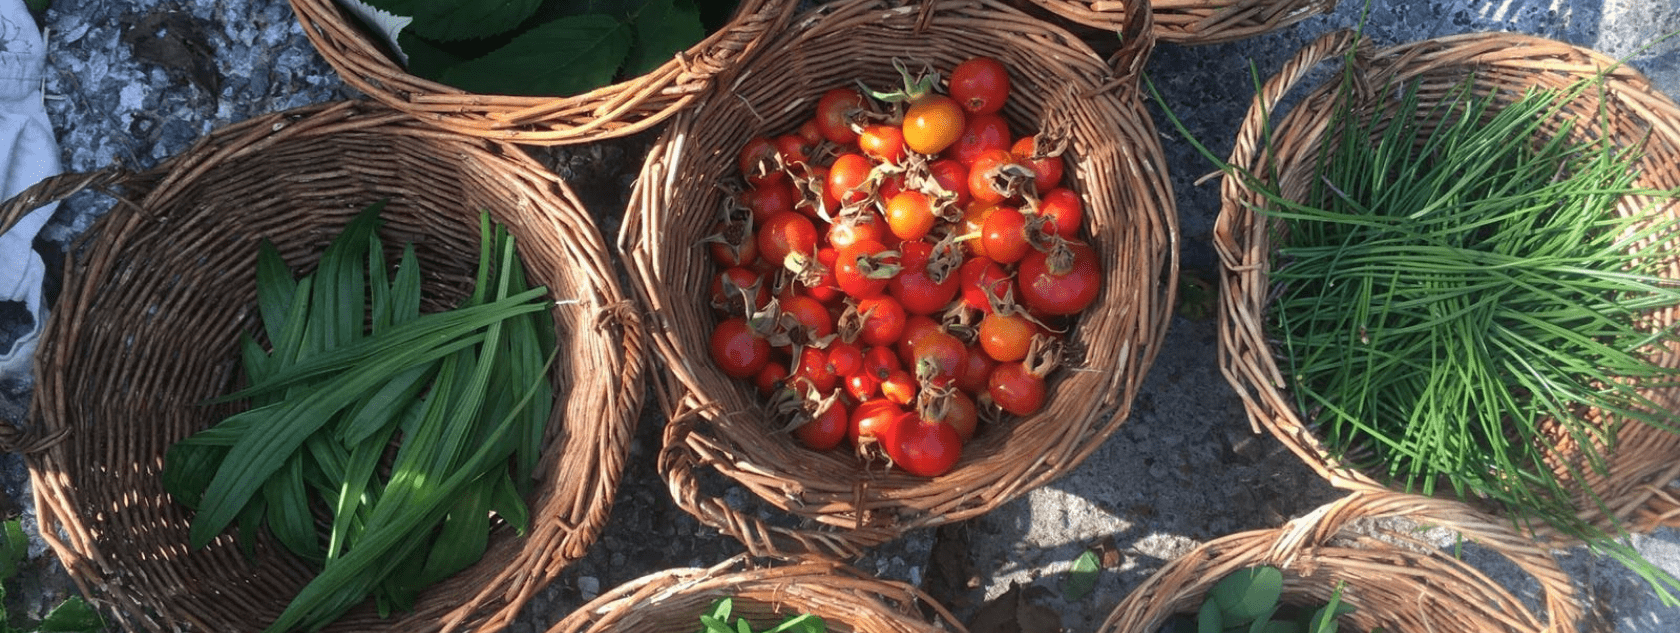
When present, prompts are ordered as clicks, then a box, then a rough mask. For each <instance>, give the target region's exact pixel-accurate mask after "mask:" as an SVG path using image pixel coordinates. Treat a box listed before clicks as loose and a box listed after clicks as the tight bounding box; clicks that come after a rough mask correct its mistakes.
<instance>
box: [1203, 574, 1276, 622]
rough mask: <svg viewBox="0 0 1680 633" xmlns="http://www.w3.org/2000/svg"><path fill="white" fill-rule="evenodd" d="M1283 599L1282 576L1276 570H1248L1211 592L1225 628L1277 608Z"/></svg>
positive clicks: (1227, 578) (1215, 587) (1229, 578)
mask: <svg viewBox="0 0 1680 633" xmlns="http://www.w3.org/2000/svg"><path fill="white" fill-rule="evenodd" d="M1281 595H1283V572H1281V571H1278V569H1277V568H1276V567H1271V566H1260V567H1249V568H1247V569H1240V570H1237V571H1234V572H1231V574H1230V575H1229V576H1226V577H1224V578H1222V579H1220V581H1219V583H1218V584H1216V585H1214V586H1213V589H1211V590H1209V591H1208V597H1209V598H1211V599H1212V602H1214V603H1216V604H1218V605H1219V610H1220V613H1221V614H1222V615H1223V616H1225V617H1224V620H1225V623H1226V625H1233V624H1241V623H1246V622H1249V621H1251V620H1254V619H1255V618H1258V617H1260V616H1261V615H1264V614H1265V613H1266V612H1268V611H1269V610H1271V609H1272V608H1274V607H1276V606H1277V603H1278V597H1279V596H1281Z"/></svg>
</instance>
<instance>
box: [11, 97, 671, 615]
mask: <svg viewBox="0 0 1680 633" xmlns="http://www.w3.org/2000/svg"><path fill="white" fill-rule="evenodd" d="M78 193H82V194H83V195H81V196H78V199H82V198H86V197H87V196H91V195H92V194H94V193H98V194H102V196H103V197H104V198H109V199H111V200H114V202H115V204H114V206H113V207H112V208H111V209H110V210H109V211H107V212H105V213H104V215H103V216H101V217H100V218H99V219H98V220H97V221H96V222H95V224H94V225H93V226H92V227H91V228H90V229H89V230H88V232H87V233H86V234H85V235H84V236H83V237H82V238H81V239H80V241H79V242H77V243H76V244H75V245H74V247H73V248H72V250H71V252H70V253H69V255H68V259H67V263H66V271H65V276H64V284H63V288H64V290H63V294H62V295H61V296H60V299H59V301H58V304H57V305H56V307H55V308H54V310H53V311H52V316H51V319H50V321H49V322H48V323H47V325H46V328H45V330H44V332H43V336H42V338H41V343H40V347H39V348H38V352H37V356H36V363H35V372H36V390H35V398H34V406H33V409H32V413H31V415H30V417H29V419H28V421H27V423H26V424H24V425H21V426H20V427H19V428H14V429H9V430H10V431H12V433H11V434H9V435H8V439H9V440H10V441H12V442H13V444H12V446H13V447H16V448H20V449H22V450H24V451H26V460H27V465H28V468H29V472H30V476H31V480H32V482H33V485H34V491H35V499H36V502H37V507H38V509H39V514H40V535H41V538H43V539H44V540H45V541H46V542H47V543H48V544H49V545H50V546H51V549H52V550H53V551H54V552H55V553H56V554H57V556H58V558H59V560H61V561H62V562H63V564H64V566H65V568H66V569H67V570H68V571H69V573H70V576H71V578H72V580H74V581H75V583H76V584H77V586H78V588H79V589H80V590H81V591H82V592H83V593H84V594H86V595H87V596H88V597H89V599H90V600H91V601H92V602H94V603H95V604H98V605H100V606H101V607H102V608H103V609H104V610H106V611H107V612H108V613H109V614H110V617H112V619H113V621H115V622H118V623H120V624H121V625H122V626H123V627H124V628H127V629H130V630H149V631H168V630H211V631H258V630H294V629H293V626H295V627H308V628H311V629H316V628H319V629H320V630H336V631H385V630H404V631H417V630H482V631H492V630H500V629H501V628H502V627H504V626H507V625H508V624H509V623H511V622H512V621H513V619H514V617H515V616H516V615H517V613H518V612H519V610H520V608H521V607H522V606H523V605H524V604H525V603H526V602H527V601H528V600H529V599H530V598H531V597H532V596H534V595H535V594H536V593H537V592H538V591H540V590H541V589H542V588H543V587H544V586H546V585H547V584H548V583H549V581H551V580H553V579H554V577H555V576H556V575H557V574H558V573H559V572H560V570H561V569H562V568H563V567H564V566H565V565H567V564H568V563H569V562H571V561H573V560H576V559H578V558H580V557H582V556H583V553H584V550H585V549H586V548H587V547H588V546H589V545H590V544H591V543H592V542H593V541H594V540H595V538H596V537H597V536H598V534H599V533H600V531H601V530H602V528H603V526H604V525H605V523H606V518H607V515H608V512H609V509H610V507H611V503H612V500H613V495H614V492H615V490H616V488H617V482H618V478H619V476H620V473H621V471H622V467H623V464H624V460H625V458H626V455H627V454H628V452H629V444H630V436H631V434H632V429H633V428H634V425H635V423H636V420H637V419H638V417H639V408H640V404H641V398H642V396H643V394H644V391H643V386H642V384H641V376H642V369H643V365H642V363H643V347H642V345H643V340H644V339H643V338H642V336H641V334H640V323H639V322H638V321H637V320H636V319H635V318H634V313H633V311H631V310H628V309H626V304H627V300H626V299H625V297H624V296H623V295H622V294H621V291H620V290H619V286H618V281H617V277H616V276H615V273H614V272H613V270H614V269H613V266H612V264H611V262H610V259H609V258H608V255H607V250H606V245H605V243H604V241H603V240H602V238H601V236H600V235H599V232H598V231H597V229H596V228H595V227H594V224H593V220H592V219H591V218H590V216H589V215H588V214H587V213H586V212H585V211H584V209H583V208H582V205H581V203H579V202H578V200H577V198H576V197H574V196H573V194H572V193H571V192H570V189H569V188H568V187H567V186H566V184H565V183H564V182H562V181H560V180H558V179H557V178H556V177H554V176H553V175H551V174H550V173H549V172H548V171H547V170H545V169H544V168H542V167H541V165H540V164H538V163H537V162H536V161H534V160H532V159H530V158H528V157H526V156H525V155H524V154H522V153H520V152H519V151H518V150H517V149H516V148H515V147H514V146H511V145H506V144H501V143H497V142H492V141H487V140H484V139H473V138H469V137H461V136H458V135H450V134H441V133H439V132H438V131H437V130H436V129H434V128H431V127H429V126H425V125H423V124H420V123H418V122H415V121H414V120H413V119H412V118H411V117H409V116H407V115H405V114H404V113H401V112H398V111H395V110H391V109H388V108H385V107H382V106H379V105H378V104H373V103H367V102H354V101H352V102H340V103H332V104H322V105H317V106H310V107H305V108H300V109H297V110H291V111H286V112H280V113H275V114H271V115H266V116H262V117H257V118H254V119H251V120H248V121H245V122H242V123H238V124H235V125H231V126H228V127H225V128H222V129H219V130H217V131H214V132H212V133H210V134H209V135H208V136H206V137H204V138H202V139H201V140H200V141H199V142H198V143H196V144H195V145H194V146H193V147H191V148H190V149H188V150H187V151H185V152H184V153H182V154H180V155H178V156H175V157H173V158H171V159H169V160H167V161H165V162H163V163H162V164H160V165H158V166H157V167H155V168H152V169H148V170H145V171H137V172H135V171H127V170H123V169H120V168H108V169H104V170H100V171H95V172H91V173H85V174H66V175H62V176H57V177H53V178H50V179H48V180H46V181H43V182H42V183H40V184H38V185H36V186H34V187H33V188H31V189H29V190H27V191H25V192H23V193H22V194H20V195H18V196H17V197H15V198H13V199H11V200H10V201H9V202H8V203H7V204H6V206H5V207H4V208H3V209H0V217H3V218H5V220H6V222H7V223H9V222H12V221H15V220H16V219H17V218H18V217H20V216H21V215H22V214H23V213H26V212H27V211H29V210H30V209H33V208H35V207H38V206H39V205H41V204H44V203H46V202H48V201H52V200H60V199H65V198H68V197H70V196H72V195H75V194H78ZM492 226H499V227H502V230H501V231H495V230H490V227H492ZM486 236H499V237H493V238H492V237H486ZM341 241H342V243H341ZM329 244H332V245H333V248H338V247H340V246H342V247H343V248H345V249H347V250H333V248H328V245H329ZM358 249H359V250H358ZM329 259H330V261H331V262H332V263H324V262H327V261H328V260H329ZM399 260H400V262H401V263H400V264H398V265H395V266H392V267H389V268H387V266H386V265H385V263H386V262H397V261H399ZM520 262H522V263H523V265H520ZM318 264H320V266H318ZM323 268H324V269H325V270H323ZM358 270H359V272H358ZM487 280H490V281H487ZM328 288H330V289H332V290H325V289H328ZM520 288H530V290H529V291H524V292H520V291H519V289H520ZM317 290H318V291H319V292H317ZM364 306H368V307H367V308H365V309H364ZM515 313H516V314H515ZM467 314H472V315H474V316H472V317H471V318H470V319H469V317H467V316H464V315H467ZM451 315H456V316H451ZM516 316H517V317H518V318H515V317H516ZM431 360H435V361H436V362H430V361H431ZM305 368H307V369H305ZM288 372H290V373H288ZM279 376H290V378H280V377H279ZM445 376H450V377H452V378H445ZM404 377H406V381H405V379H404ZM277 381H278V382H277ZM265 385H266V386H269V387H274V388H272V389H267V390H263V391H261V393H260V394H253V395H250V396H249V397H246V396H245V395H243V394H244V393H247V392H248V391H246V390H247V389H258V388H259V387H264V386H265ZM236 392H237V393H236ZM230 396H233V397H234V399H231V400H230V399H229V398H230ZM242 422H243V425H241V424H242ZM351 423H354V424H351ZM362 423H366V425H367V426H361V424H362ZM310 425H313V426H310ZM352 427H354V428H355V429H356V430H354V431H352V430H350V429H351V428H352ZM312 429H314V430H312ZM440 429H447V430H448V431H449V433H445V434H442V435H439V434H438V430H440ZM454 433H459V434H461V435H458V436H455V437H448V435H450V434H454ZM351 437H354V438H358V439H355V440H350V439H348V438H351ZM282 438H285V439H282ZM451 446H454V447H464V448H457V449H451V448H448V447H451ZM426 447H430V448H429V449H428V448H426ZM202 464H212V465H213V467H212V468H210V469H209V470H200V471H199V475H198V476H202V479H201V480H199V481H198V483H197V485H196V486H195V484H194V483H193V481H191V480H193V479H194V477H196V476H195V475H191V474H190V472H191V471H194V470H195V467H196V466H195V465H202ZM276 464H278V465H276ZM264 468H267V470H265V471H263V472H258V471H259V470H262V469H264ZM356 472H360V473H361V475H355V474H352V473H356ZM225 473H232V476H229V477H223V475H224V474H225ZM265 473H267V474H265ZM481 482H483V483H485V484H487V485H480V483H481ZM318 488H319V489H325V490H327V492H328V493H327V494H325V495H316V494H313V491H314V490H316V489H318ZM240 490H243V492H240ZM358 490H359V491H361V492H360V493H358V492H355V491H358ZM340 491H345V492H340ZM242 495H243V499H244V501H240V498H241V496H242ZM381 501H389V503H385V504H381V503H380V502H381ZM459 504H466V505H459ZM190 508H196V509H190ZM473 508H478V510H477V511H473V510H472V509H473ZM230 513H231V514H230ZM442 513H447V515H448V516H450V517H455V518H458V519H459V520H448V519H443V518H442V517H443V516H444V514H442ZM492 513H493V514H492ZM218 514H220V515H221V516H222V517H223V520H221V521H216V520H213V519H212V516H213V515H218ZM491 517H495V518H494V519H492V518H491ZM224 525H226V526H229V527H228V528H227V529H223V527H222V526H224ZM329 525H330V526H332V527H331V534H330V536H329V535H328V534H326V530H327V528H326V527H325V526H329ZM405 525H406V526H413V527H412V528H405V527H404V526H405ZM440 525H441V526H442V528H441V529H442V531H443V532H442V533H443V534H446V535H448V536H447V537H442V538H438V539H436V540H434V539H433V538H432V537H431V536H429V534H431V532H430V530H432V529H436V528H435V527H434V526H440ZM405 529H406V530H409V531H404V530H405ZM414 529H418V530H422V531H421V532H414V531H412V530H414ZM410 534H417V536H412V537H411V536H405V535H410ZM411 545H413V546H415V547H410V546H411ZM416 548H418V549H416ZM380 570H386V571H384V572H381V571H380ZM389 570H401V571H400V572H399V573H398V574H397V575H396V576H392V575H391V574H390V573H389ZM369 579H375V580H369ZM417 579H424V580H423V581H419V582H415V581H417ZM375 582H377V583H378V584H377V585H376V586H375V584H374V583H375ZM420 582H427V583H430V584H426V585H425V586H419V584H420ZM370 596H371V597H370ZM364 598H365V599H364ZM288 624H289V625H290V626H289V625H288ZM321 627H324V628H321Z"/></svg>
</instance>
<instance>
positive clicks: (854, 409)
mask: <svg viewBox="0 0 1680 633" xmlns="http://www.w3.org/2000/svg"><path fill="white" fill-rule="evenodd" d="M1134 14H1136V15H1137V16H1138V18H1139V19H1138V20H1137V21H1136V22H1135V23H1134V24H1132V25H1131V28H1130V30H1129V31H1128V33H1127V35H1128V37H1127V40H1126V41H1128V42H1131V46H1132V47H1133V48H1131V49H1130V50H1128V51H1125V52H1124V53H1123V54H1122V55H1119V56H1117V57H1115V58H1111V59H1110V60H1108V61H1105V59H1104V58H1102V57H1100V56H1099V55H1097V54H1096V53H1094V52H1092V51H1091V50H1090V49H1089V48H1087V47H1086V46H1085V45H1084V44H1082V43H1080V42H1079V40H1078V39H1077V38H1076V37H1073V36H1072V35H1070V34H1068V33H1067V32H1066V31H1063V30H1061V29H1060V28H1059V27H1056V26H1053V25H1050V24H1047V23H1045V22H1043V21H1040V20H1037V19H1034V18H1031V17H1029V16H1026V15H1024V14H1022V13H1020V12H1018V11H1016V10H1015V9H1012V8H1010V7H1008V6H1006V5H1005V4H1002V3H994V2H990V1H984V0H983V1H980V2H973V1H935V2H927V3H910V4H907V5H901V4H899V3H896V2H884V1H881V0H867V1H859V0H853V1H851V2H842V3H831V4H827V5H823V6H822V7H819V8H818V9H816V10H814V11H813V12H812V13H810V14H807V15H805V16H803V17H802V18H801V19H799V20H798V21H796V23H795V25H794V28H792V29H790V30H789V31H788V32H786V33H783V34H781V35H780V36H779V37H778V39H777V41H775V42H773V43H772V44H770V45H767V46H766V47H765V48H764V49H763V50H764V51H765V52H764V53H763V54H760V55H757V56H755V57H754V58H752V59H750V60H749V61H748V63H747V64H746V65H745V66H744V67H743V69H742V72H741V74H740V75H739V76H738V77H737V79H736V81H734V82H733V83H732V84H730V85H729V86H728V89H727V90H723V91H720V92H718V93H717V94H715V95H713V96H712V97H711V98H709V99H708V100H707V101H705V102H703V103H702V104H700V105H699V106H698V107H697V108H695V109H694V110H693V111H692V112H691V113H685V114H683V115H680V116H679V117H678V118H677V119H676V120H674V122H673V123H672V125H671V127H670V128H669V129H668V130H667V131H666V132H665V133H664V135H662V136H661V137H660V139H659V140H658V141H657V142H656V143H655V145H654V147H653V149H652V151H651V153H650V154H649V158H648V161H647V163H646V165H645V166H644V168H643V172H642V174H641V177H640V178H639V179H638V182H637V185H636V188H635V190H634V191H633V193H632V201H631V205H630V208H629V210H628V213H627V214H626V220H625V225H624V228H623V231H622V233H621V234H620V249H621V250H622V251H623V252H624V255H625V258H626V261H627V262H628V265H629V268H630V271H631V276H632V278H633V284H632V285H633V286H635V287H636V288H637V291H638V294H639V295H640V296H641V298H642V299H643V300H644V301H645V302H646V305H647V306H648V308H649V309H650V310H651V312H652V315H651V319H652V320H653V321H654V322H655V326H654V327H653V328H651V329H652V330H653V331H652V336H653V338H654V345H655V348H656V349H657V350H658V351H659V353H660V354H661V355H662V356H663V358H664V360H665V365H666V370H667V371H666V372H665V374H664V378H666V381H665V383H666V384H665V387H666V389H665V392H666V393H664V394H663V395H664V396H665V397H664V398H662V403H663V404H664V406H665V409H666V413H667V414H668V415H669V416H670V424H669V425H668V427H667V431H666V435H665V446H664V452H663V453H662V455H661V461H660V467H661V470H662V473H663V474H664V476H665V477H666V478H667V479H668V482H669V483H670V488H671V490H672V492H673V494H674V495H675V496H676V498H677V501H678V503H679V505H681V506H683V507H684V508H685V509H686V510H688V511H689V512H691V513H693V514H695V515H696V516H697V517H699V518H700V519H701V520H702V521H704V522H706V523H708V524H710V525H713V526H716V527H718V528H719V529H721V530H723V531H725V532H727V533H730V534H732V535H734V536H736V537H738V538H740V539H741V540H742V541H744V542H745V543H746V544H747V545H748V547H749V548H750V549H752V550H754V551H757V552H773V551H782V550H787V549H792V550H820V551H827V552H831V553H842V554H850V553H855V552H857V551H859V550H860V549H861V548H865V547H868V546H871V545H874V544H877V543H880V542H884V541H886V540H889V539H892V538H894V537H896V536H897V535H899V534H901V533H903V532H904V531H905V530H909V529H914V528H918V527H928V526H933V525H937V524H940V523H944V522H949V521H957V520H961V519H963V518H966V517H970V516H974V515H976V514H979V513H982V512H985V511H987V510H989V509H991V508H993V507H996V506H997V505H1000V504H1002V503H1004V502H1007V501H1008V500H1010V499H1013V498H1015V497H1017V496H1019V495H1021V494H1022V493H1024V492H1026V491H1027V490H1030V489H1031V488H1033V487H1035V486H1037V485H1040V484H1042V483H1045V482H1047V481H1049V480H1051V479H1054V478H1055V477H1057V476H1059V475H1061V474H1062V473H1064V472H1066V471H1067V470H1069V469H1071V468H1073V467H1074V466H1076V465H1077V464H1078V463H1079V462H1080V461H1081V460H1082V459H1084V457H1085V456H1086V455H1088V454H1089V453H1090V452H1091V451H1092V450H1094V449H1095V448H1096V447H1097V445H1099V444H1100V443H1101V442H1102V441H1103V439H1105V438H1106V437H1108V435H1109V434H1111V433H1112V432H1113V431H1114V429H1115V428H1117V427H1118V426H1119V425H1120V424H1121V423H1122V422H1123V421H1124V420H1125V418H1126V416H1127V413H1128V411H1129V408H1130V405H1131V401H1132V397H1133V395H1134V394H1135V393H1136V390H1137V387H1138V384H1139V383H1140V382H1141V380H1142V377H1143V374H1144V372H1145V371H1146V369H1147V368H1148V366H1149V364H1150V362H1151V361H1152V359H1153V358H1154V355H1155V353H1156V351H1157V348H1158V346H1159V344H1160V342H1161V338H1162V336H1163V335H1164V332H1165V327H1166V323H1167V314H1168V310H1169V308H1170V305H1171V303H1172V293H1173V290H1172V285H1171V284H1170V283H1168V282H1169V280H1171V279H1172V278H1173V277H1174V276H1175V273H1176V268H1177V262H1178V259H1177V247H1176V244H1175V242H1174V240H1175V238H1176V234H1177V227H1176V217H1175V210H1174V207H1173V201H1172V197H1171V194H1170V191H1169V186H1168V184H1167V180H1166V173H1165V169H1164V161H1163V160H1162V158H1161V149H1160V146H1159V145H1158V142H1157V140H1156V136H1155V133H1154V130H1153V127H1152V126H1151V123H1150V119H1149V116H1148V114H1147V113H1146V112H1145V111H1144V109H1143V107H1142V105H1141V102H1140V100H1139V98H1138V93H1137V85H1136V79H1137V78H1136V77H1135V76H1131V75H1130V74H1129V73H1130V72H1131V71H1130V70H1129V69H1131V68H1134V67H1135V64H1133V63H1132V62H1133V61H1135V59H1136V58H1137V57H1138V56H1143V55H1146V54H1147V51H1148V48H1149V46H1150V45H1151V39H1150V37H1149V24H1148V13H1147V12H1134ZM1110 62H1115V65H1110ZM1117 69H1119V70H1117ZM712 475H721V477H713V476H712ZM709 482H710V483H709ZM716 482H722V483H721V484H718V483H716ZM728 486H739V487H743V488H745V489H747V490H749V491H751V492H752V493H753V494H754V495H755V496H756V498H757V499H759V500H760V501H762V502H764V503H765V504H767V506H765V507H761V508H759V509H758V510H756V511H755V510H753V509H751V508H746V507H744V504H741V503H728V502H725V498H727V497H728V495H727V494H725V493H727V488H728ZM720 491H721V492H720Z"/></svg>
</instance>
